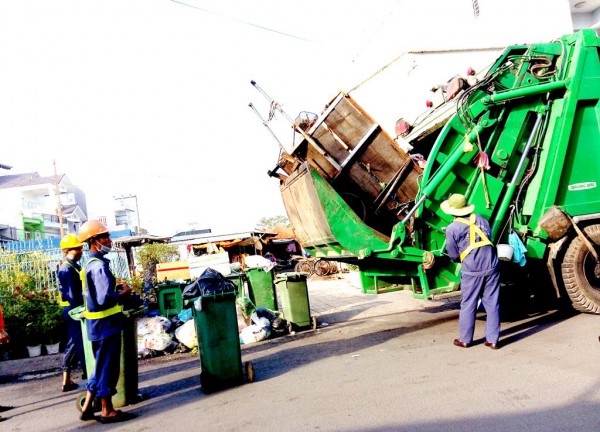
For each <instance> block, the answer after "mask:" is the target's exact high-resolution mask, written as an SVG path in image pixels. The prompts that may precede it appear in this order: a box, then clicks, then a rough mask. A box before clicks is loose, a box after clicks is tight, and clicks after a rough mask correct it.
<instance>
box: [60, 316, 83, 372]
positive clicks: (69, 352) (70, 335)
mask: <svg viewBox="0 0 600 432" xmlns="http://www.w3.org/2000/svg"><path fill="white" fill-rule="evenodd" d="M65 325H66V327H67V343H66V345H65V354H64V356H63V362H62V367H61V369H62V371H63V372H71V371H72V370H73V369H76V368H78V367H81V368H82V369H83V370H84V371H85V354H84V351H83V337H82V335H81V322H80V321H76V320H74V319H71V318H67V319H66V320H65Z"/></svg>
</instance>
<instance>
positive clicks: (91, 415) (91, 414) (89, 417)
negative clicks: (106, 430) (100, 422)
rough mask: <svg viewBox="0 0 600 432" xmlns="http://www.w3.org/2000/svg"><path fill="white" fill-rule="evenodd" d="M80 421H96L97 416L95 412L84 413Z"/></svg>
mask: <svg viewBox="0 0 600 432" xmlns="http://www.w3.org/2000/svg"><path fill="white" fill-rule="evenodd" d="M79 419H80V420H83V421H88V420H96V416H95V415H94V411H82V412H81V415H80V416H79Z"/></svg>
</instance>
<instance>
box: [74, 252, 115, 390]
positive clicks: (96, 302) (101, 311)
mask: <svg viewBox="0 0 600 432" xmlns="http://www.w3.org/2000/svg"><path fill="white" fill-rule="evenodd" d="M109 263H110V261H109V260H107V259H106V258H104V257H103V256H102V255H99V254H95V253H90V257H89V259H88V261H87V263H86V265H85V269H84V274H83V275H82V278H85V280H84V281H83V282H84V286H83V289H84V295H85V304H86V312H85V314H84V316H85V318H86V320H85V321H86V329H87V334H88V338H89V340H90V341H91V343H92V350H93V352H94V358H95V360H96V367H95V368H94V371H93V372H92V373H91V376H90V377H89V378H88V383H87V390H88V391H89V392H90V393H91V394H92V395H93V396H94V397H99V398H106V397H110V396H112V395H114V394H116V392H117V390H116V387H117V381H118V380H119V372H120V360H121V331H122V330H123V323H124V321H123V320H124V317H123V313H122V312H121V308H120V307H119V294H118V293H117V291H116V279H115V277H114V275H113V274H112V272H111V271H110V268H109Z"/></svg>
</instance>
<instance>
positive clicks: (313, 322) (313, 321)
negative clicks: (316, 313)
mask: <svg viewBox="0 0 600 432" xmlns="http://www.w3.org/2000/svg"><path fill="white" fill-rule="evenodd" d="M317 325H318V323H317V318H316V317H310V326H311V328H312V329H313V330H316V329H317Z"/></svg>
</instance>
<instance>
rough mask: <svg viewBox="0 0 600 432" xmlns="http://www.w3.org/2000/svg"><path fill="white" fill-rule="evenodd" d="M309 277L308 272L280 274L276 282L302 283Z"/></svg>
mask: <svg viewBox="0 0 600 432" xmlns="http://www.w3.org/2000/svg"><path fill="white" fill-rule="evenodd" d="M307 277H308V273H306V272H289V273H279V274H278V275H277V276H275V281H277V280H288V281H290V282H302V281H305V280H306V278H307Z"/></svg>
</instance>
